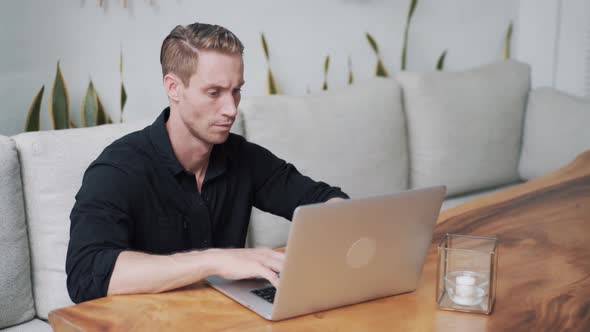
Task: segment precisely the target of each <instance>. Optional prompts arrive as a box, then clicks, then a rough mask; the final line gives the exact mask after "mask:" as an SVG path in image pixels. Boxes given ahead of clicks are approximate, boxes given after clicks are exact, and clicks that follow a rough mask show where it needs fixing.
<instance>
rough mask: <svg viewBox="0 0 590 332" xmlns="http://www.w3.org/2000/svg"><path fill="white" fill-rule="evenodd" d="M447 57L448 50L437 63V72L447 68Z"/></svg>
mask: <svg viewBox="0 0 590 332" xmlns="http://www.w3.org/2000/svg"><path fill="white" fill-rule="evenodd" d="M446 57H447V50H444V51H443V52H442V54H441V55H440V56H439V57H438V61H437V62H436V70H443V67H444V66H445V58H446Z"/></svg>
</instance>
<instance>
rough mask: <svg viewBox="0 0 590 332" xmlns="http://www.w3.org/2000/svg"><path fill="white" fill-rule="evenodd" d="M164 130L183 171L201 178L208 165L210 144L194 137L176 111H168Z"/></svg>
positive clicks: (211, 147)
mask: <svg viewBox="0 0 590 332" xmlns="http://www.w3.org/2000/svg"><path fill="white" fill-rule="evenodd" d="M166 129H167V131H168V137H170V143H171V144H172V150H173V151H174V155H175V156H176V159H178V161H179V162H180V164H181V165H182V166H183V167H184V169H185V170H187V171H189V172H191V173H194V174H195V175H196V176H197V178H200V177H203V176H204V175H205V171H206V170H207V165H208V164H209V157H210V156H211V150H212V149H213V145H212V144H207V143H205V142H203V141H201V140H200V139H198V138H196V137H194V136H193V135H192V134H191V133H190V131H189V130H188V128H187V127H186V126H185V124H184V122H183V121H182V119H181V118H180V115H179V114H178V111H176V110H172V109H170V117H169V118H168V121H167V122H166Z"/></svg>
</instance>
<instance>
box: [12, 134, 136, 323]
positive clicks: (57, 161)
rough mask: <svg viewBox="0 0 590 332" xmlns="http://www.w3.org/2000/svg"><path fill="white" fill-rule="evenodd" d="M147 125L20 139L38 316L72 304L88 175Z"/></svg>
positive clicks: (19, 146)
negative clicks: (74, 243) (75, 236)
mask: <svg viewBox="0 0 590 332" xmlns="http://www.w3.org/2000/svg"><path fill="white" fill-rule="evenodd" d="M144 125H145V124H114V125H105V126H100V127H93V128H81V129H68V130H55V131H42V132H34V133H23V134H19V135H16V136H14V140H15V141H16V145H17V148H18V153H19V156H20V160H21V169H22V178H23V187H24V193H25V205H26V213H27V220H28V225H29V238H30V243H31V246H30V248H31V257H32V271H33V290H34V297H35V306H36V309H37V316H39V317H41V318H44V319H47V315H48V313H49V311H51V310H53V309H56V308H59V307H63V306H66V305H70V304H72V302H71V300H70V298H69V296H68V292H67V289H66V274H65V259H66V252H67V246H68V241H69V232H70V219H69V215H70V212H71V210H72V207H73V205H74V199H75V195H76V193H77V192H78V190H79V189H80V185H81V182H82V176H83V174H84V171H85V170H86V168H87V167H88V165H90V163H91V162H92V161H93V160H94V159H96V157H98V155H99V154H100V153H101V152H102V150H103V149H104V148H105V147H106V146H107V145H108V144H110V143H111V142H113V141H114V140H115V139H117V138H119V137H121V136H123V135H124V134H126V133H129V132H131V131H133V130H138V129H140V128H142V127H143V126H144Z"/></svg>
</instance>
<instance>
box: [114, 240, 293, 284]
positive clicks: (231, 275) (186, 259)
mask: <svg viewBox="0 0 590 332" xmlns="http://www.w3.org/2000/svg"><path fill="white" fill-rule="evenodd" d="M284 259H285V255H284V254H283V253H281V252H276V251H273V250H272V249H270V248H248V249H207V250H204V251H191V252H185V253H178V254H173V255H169V256H164V255H149V254H144V253H140V252H134V251H123V252H122V253H121V254H119V257H118V258H117V261H116V262H115V268H114V269H113V274H112V275H111V280H110V283H109V289H108V292H107V295H115V294H136V293H159V292H164V291H167V290H170V289H175V288H179V287H183V286H186V285H190V284H192V283H195V282H197V281H199V280H203V279H205V278H207V277H209V276H213V275H218V276H221V277H223V278H226V279H245V278H255V277H258V278H265V279H267V280H268V281H270V282H271V283H272V284H273V285H275V286H278V284H279V279H278V273H279V272H280V271H281V269H282V267H283V262H284Z"/></svg>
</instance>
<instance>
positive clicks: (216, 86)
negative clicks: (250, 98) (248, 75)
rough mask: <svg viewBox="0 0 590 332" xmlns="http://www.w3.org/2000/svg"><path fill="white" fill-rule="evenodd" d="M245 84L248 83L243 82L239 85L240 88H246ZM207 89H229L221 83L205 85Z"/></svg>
mask: <svg viewBox="0 0 590 332" xmlns="http://www.w3.org/2000/svg"><path fill="white" fill-rule="evenodd" d="M244 84H246V81H242V82H241V83H240V84H238V87H239V88H241V87H242V86H244ZM205 88H206V89H211V88H222V89H227V87H226V86H224V85H222V84H220V83H208V84H206V85H205Z"/></svg>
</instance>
